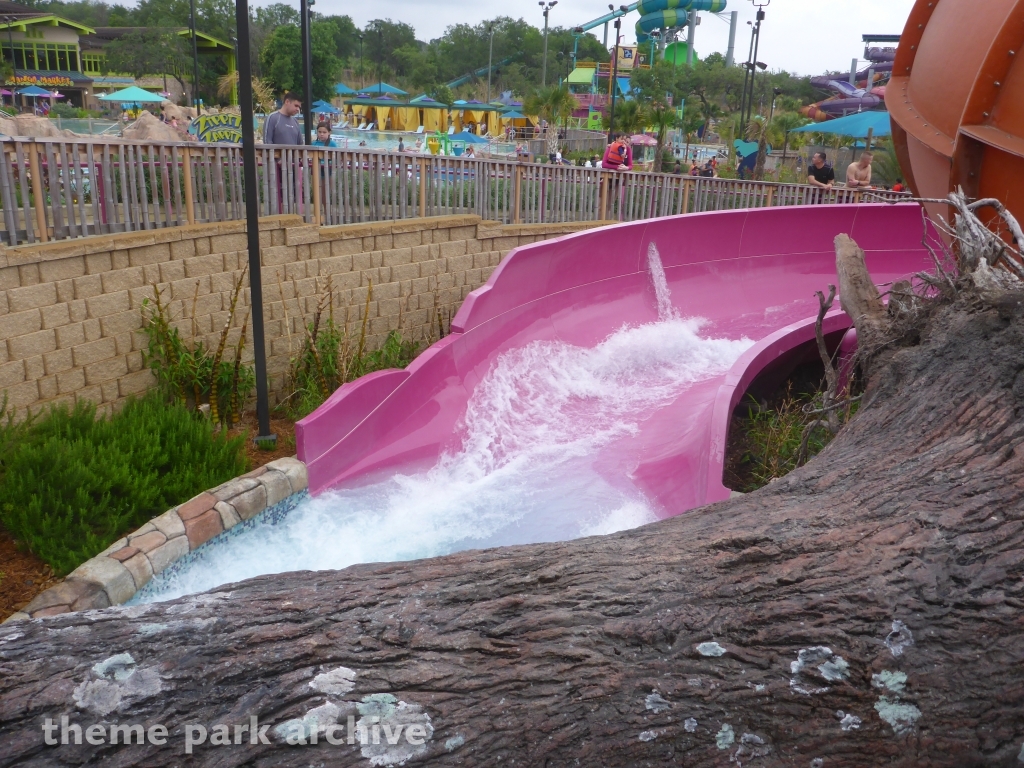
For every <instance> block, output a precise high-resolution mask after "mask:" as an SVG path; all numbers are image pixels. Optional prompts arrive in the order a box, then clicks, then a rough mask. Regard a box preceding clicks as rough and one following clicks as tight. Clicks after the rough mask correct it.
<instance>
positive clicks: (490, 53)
mask: <svg viewBox="0 0 1024 768" xmlns="http://www.w3.org/2000/svg"><path fill="white" fill-rule="evenodd" d="M487 31H488V32H490V34H491V44H490V47H489V48H488V49H487V103H488V104H490V103H491V66H492V64H491V62H493V61H494V22H493V21H492V22H491V23H490V24H488V25H487Z"/></svg>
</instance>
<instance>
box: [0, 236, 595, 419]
mask: <svg viewBox="0 0 1024 768" xmlns="http://www.w3.org/2000/svg"><path fill="white" fill-rule="evenodd" d="M600 223H610V222H600ZM597 225H598V223H593V222H591V223H582V224H532V225H500V224H498V223H496V222H488V221H483V220H481V219H480V217H478V216H442V217H436V218H425V219H407V220H403V221H397V222H380V223H373V224H348V225H342V226H335V227H317V226H314V225H307V224H304V223H303V221H302V219H301V218H299V217H298V216H271V217H268V218H265V219H262V220H261V221H260V242H261V246H262V259H263V286H264V306H265V317H266V337H267V351H268V370H269V372H270V377H271V391H272V393H274V395H275V396H280V395H281V394H282V391H283V388H284V385H285V379H286V375H287V371H288V364H289V359H290V357H291V356H292V355H293V354H295V353H296V352H297V351H298V348H299V345H300V344H301V339H302V336H303V330H302V322H303V320H302V318H303V317H305V318H306V319H309V318H311V316H312V314H313V311H314V309H315V306H316V292H317V279H318V277H319V278H321V281H320V282H321V287H322V286H323V280H322V278H323V277H325V276H327V275H331V280H332V284H333V288H334V291H335V296H336V299H335V302H334V304H335V310H334V314H335V320H336V321H339V322H340V321H342V320H344V319H345V317H346V311H347V317H348V328H349V332H350V333H353V334H358V333H359V332H360V328H361V322H362V315H363V312H364V309H365V308H366V298H367V291H368V287H369V285H370V283H371V281H372V284H373V295H372V300H371V302H370V304H369V310H368V318H369V319H368V323H367V348H368V349H371V350H372V349H375V348H376V347H377V346H379V345H380V344H381V343H382V342H383V340H384V338H385V337H386V335H387V333H388V332H389V331H391V330H393V329H396V328H398V327H399V323H401V327H402V331H403V335H404V336H405V338H407V339H412V340H416V341H425V342H426V341H431V340H436V339H437V335H438V330H437V312H438V309H440V310H441V311H442V314H443V316H444V318H445V320H446V321H447V319H448V318H449V317H450V315H451V314H454V311H455V310H456V309H457V308H458V305H459V304H460V303H461V302H462V300H463V299H464V298H465V297H466V294H468V293H469V292H470V291H472V290H474V289H475V288H478V287H479V286H480V285H482V284H483V283H484V282H485V281H486V280H487V278H488V276H489V275H490V273H491V272H492V271H493V270H494V268H495V266H497V265H498V263H499V262H500V260H501V258H502V257H503V256H505V254H507V253H508V252H509V251H510V250H511V249H512V248H515V247H516V246H518V245H522V244H525V243H531V242H534V241H536V240H543V239H547V238H549V237H553V236H557V235H560V234H565V233H568V232H575V231H579V230H581V229H587V228H590V227H593V226H597ZM247 262H248V254H247V251H246V235H245V223H244V222H224V223H218V224H199V225H195V226H188V227H179V228H176V229H161V230H154V231H150V232H131V233H124V234H118V235H111V236H97V237H89V238H81V239H78V240H65V241H61V242H55V243H46V244H37V245H26V246H18V247H15V248H5V247H4V246H2V245H0V396H2V393H3V392H6V393H7V395H8V397H9V404H10V405H11V406H14V407H15V408H16V410H17V413H18V414H24V413H25V412H26V410H27V409H30V408H31V409H33V410H35V409H37V408H38V407H39V406H42V405H45V404H47V403H59V402H73V401H74V400H76V399H83V398H84V399H88V400H91V401H93V402H95V403H97V404H100V409H101V411H109V410H110V409H111V408H112V407H113V406H114V405H115V404H116V403H117V402H118V401H120V400H123V399H124V398H126V397H128V396H129V395H133V394H137V393H139V392H142V391H143V390H145V389H147V388H148V387H150V386H151V385H152V384H153V377H152V375H151V374H150V372H149V371H148V370H147V369H146V368H145V367H144V366H143V361H142V350H143V349H144V348H145V344H146V338H145V335H144V334H143V333H142V332H141V331H140V329H141V327H142V315H141V305H142V301H143V299H144V298H146V297H149V298H150V299H152V297H153V294H154V288H153V285H154V284H155V285H156V286H157V287H158V288H160V289H161V290H162V291H163V293H162V295H163V297H164V300H166V301H167V302H169V306H170V310H171V316H172V317H173V318H175V319H176V320H177V326H178V327H179V329H180V332H181V333H182V335H183V336H184V337H185V338H191V337H192V335H193V327H194V328H195V331H196V335H197V336H198V337H200V338H202V339H203V340H204V341H205V342H206V344H207V345H210V346H212V347H214V348H215V347H216V344H217V341H218V339H219V335H220V332H221V329H222V328H223V327H224V324H225V322H227V319H228V309H229V306H230V302H231V291H232V287H233V285H234V282H235V280H237V277H238V275H239V274H240V272H241V270H242V268H243V267H244V266H245V265H246V263H247ZM197 290H198V294H197ZM248 303H249V296H248V291H247V290H245V291H244V292H243V296H242V298H241V299H240V301H239V304H240V305H241V307H240V309H239V310H238V311H237V312H236V318H235V326H236V327H235V328H233V329H232V332H231V334H230V335H229V338H228V345H229V349H233V348H234V345H235V343H236V342H237V339H238V334H239V333H240V329H239V328H240V325H241V322H242V319H243V317H244V316H245V306H246V305H248ZM193 305H194V308H195V313H194V315H195V317H194V320H193ZM193 323H194V326H193ZM247 349H248V350H249V354H250V355H251V344H250V345H249V346H248V347H247Z"/></svg>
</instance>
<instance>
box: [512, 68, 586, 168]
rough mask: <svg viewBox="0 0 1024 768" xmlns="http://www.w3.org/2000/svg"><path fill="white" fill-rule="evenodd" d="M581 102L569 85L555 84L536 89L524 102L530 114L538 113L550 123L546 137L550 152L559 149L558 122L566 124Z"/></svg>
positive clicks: (524, 107) (525, 108)
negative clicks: (570, 90) (577, 99)
mask: <svg viewBox="0 0 1024 768" xmlns="http://www.w3.org/2000/svg"><path fill="white" fill-rule="evenodd" d="M579 106H580V104H579V102H578V101H576V97H575V96H573V95H572V94H571V93H570V92H569V86H568V85H565V84H563V85H553V86H550V87H549V88H541V89H539V90H537V91H534V93H533V94H532V95H530V96H529V97H527V99H526V101H525V102H524V103H523V109H524V110H525V111H526V113H527V114H529V115H537V116H538V117H540V118H542V119H544V120H546V121H547V123H548V127H547V135H546V137H545V138H546V139H547V142H548V153H549V154H553V153H555V152H557V151H558V124H559V123H562V124H563V125H565V124H566V123H567V122H568V120H569V118H570V117H572V113H573V111H574V110H576V109H579Z"/></svg>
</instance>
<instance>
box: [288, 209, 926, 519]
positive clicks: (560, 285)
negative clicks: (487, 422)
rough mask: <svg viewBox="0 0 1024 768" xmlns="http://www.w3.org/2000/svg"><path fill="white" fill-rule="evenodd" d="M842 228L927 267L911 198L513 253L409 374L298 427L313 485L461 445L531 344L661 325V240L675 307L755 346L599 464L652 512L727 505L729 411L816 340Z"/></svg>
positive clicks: (744, 215)
mask: <svg viewBox="0 0 1024 768" xmlns="http://www.w3.org/2000/svg"><path fill="white" fill-rule="evenodd" d="M841 232H843V233H848V234H849V235H850V236H851V237H853V238H854V239H855V240H856V241H857V242H858V243H859V244H860V245H861V247H862V248H864V250H865V252H866V254H867V264H868V267H869V269H870V270H871V274H872V275H873V276H874V278H875V279H876V280H877V281H878V282H879V283H885V282H889V281H892V280H895V279H898V278H900V277H903V276H907V275H911V274H913V273H914V272H917V271H919V270H921V269H924V268H927V267H928V266H929V265H930V260H929V258H928V255H927V253H926V251H925V249H924V247H923V246H922V242H921V239H922V238H921V214H920V209H919V208H918V206H917V205H914V204H901V205H895V206H889V205H836V206H833V205H819V206H801V207H789V208H766V209H750V210H737V211H724V212H715V213H702V214H691V215H686V216H673V217H668V218H662V219H652V220H648V221H642V222H636V223H629V224H619V225H615V226H609V227H603V228H600V229H594V230H589V231H587V232H581V233H578V234H573V235H568V236H565V237H561V238H557V239H553V240H547V241H544V242H539V243H535V244H532V245H527V246H522V247H520V248H517V249H515V250H514V251H512V253H510V254H509V255H508V256H507V257H506V258H505V260H504V261H503V262H502V264H501V265H500V266H499V267H498V268H497V269H496V270H495V271H494V273H493V274H492V275H491V277H490V279H489V280H488V281H487V283H486V285H484V286H483V287H481V288H479V289H477V290H476V291H474V292H473V293H471V294H470V295H469V296H468V297H467V298H466V300H465V302H464V303H463V305H462V308H461V309H460V310H459V312H458V314H457V315H456V317H455V319H454V321H453V323H452V333H451V334H450V335H449V336H447V337H445V338H444V339H442V340H441V341H439V342H437V343H436V344H434V345H433V346H431V347H430V348H429V349H427V350H426V351H424V352H423V354H421V355H420V356H419V357H418V358H416V360H414V361H413V363H412V364H411V365H410V366H409V367H408V368H407V369H405V370H403V371H397V370H395V371H382V372H380V373H377V374H373V375H370V376H366V377H363V378H362V379H359V380H358V381H356V382H353V383H351V384H346V385H345V386H343V387H342V388H341V389H339V390H338V391H337V392H335V394H334V395H333V396H332V397H331V398H330V399H329V400H328V401H327V402H326V403H324V405H323V406H321V407H320V408H319V409H318V410H317V411H315V412H314V413H312V414H310V416H308V417H307V418H305V419H303V420H302V421H300V422H299V423H298V424H297V425H296V426H297V430H296V435H297V442H298V454H299V458H300V459H302V460H303V461H305V462H306V464H307V466H308V469H309V487H310V490H311V492H312V493H314V494H317V493H319V492H321V491H323V490H325V489H327V488H331V487H335V486H356V485H361V484H363V483H365V482H368V481H370V480H371V479H373V478H379V477H380V476H381V473H382V472H391V471H396V470H402V471H405V470H408V469H411V468H422V467H424V466H429V465H431V464H432V463H433V462H435V461H436V460H437V458H438V457H439V456H440V455H441V453H442V451H444V450H446V449H451V448H452V447H454V446H457V445H458V444H459V440H460V435H459V432H458V429H459V424H458V422H459V419H460V417H461V416H462V415H463V414H464V412H465V409H466V403H467V400H468V398H469V396H470V394H471V393H472V392H473V389H474V387H475V386H476V385H477V384H478V383H479V382H480V380H481V378H482V377H483V376H484V375H485V374H486V373H487V372H488V370H489V369H490V368H491V366H492V365H493V364H494V362H495V360H496V359H497V358H498V356H499V355H501V354H502V353H504V352H506V351H507V350H510V349H513V348H517V347H520V346H522V345H524V344H526V343H528V342H531V341H534V340H560V341H563V342H568V343H571V344H575V345H579V346H583V347H592V346H594V345H595V344H597V343H598V342H600V341H601V340H602V339H604V338H606V337H607V336H608V335H609V334H611V333H612V332H614V331H616V330H618V329H620V328H621V327H622V326H623V325H624V324H636V325H639V324H642V323H649V322H653V321H656V320H657V319H658V313H657V307H656V299H655V294H654V289H653V287H652V281H651V274H650V271H649V267H648V246H649V244H650V243H655V244H656V246H657V249H658V250H659V251H660V254H661V260H662V262H663V264H664V268H665V274H666V277H667V281H668V285H669V288H670V289H671V294H672V301H673V304H674V305H675V307H676V308H677V309H678V311H679V312H680V313H681V314H682V315H683V316H699V317H703V318H706V319H707V321H708V323H707V325H706V326H705V327H704V328H703V329H702V333H703V334H704V335H707V336H708V337H711V336H716V337H719V338H721V337H729V338H741V337H746V338H749V339H751V340H753V341H754V342H755V343H754V344H753V346H751V347H750V348H749V349H748V350H747V351H746V352H745V353H744V354H743V355H742V356H741V357H740V358H739V360H738V361H737V362H736V363H735V364H734V365H733V366H732V368H731V369H730V370H729V371H728V372H726V373H724V374H722V375H718V376H714V377H712V378H709V379H706V380H704V381H701V382H699V383H697V384H695V385H693V386H692V387H690V388H688V389H686V390H685V391H684V392H683V393H682V394H681V395H679V396H678V398H677V399H676V400H675V401H674V402H672V403H671V404H670V405H668V406H667V407H666V408H663V409H661V410H659V411H658V413H657V414H655V415H654V416H652V417H651V418H648V419H647V420H646V421H643V422H642V423H641V424H640V427H639V430H638V431H637V432H636V434H634V435H632V436H631V438H630V440H629V441H628V443H627V444H626V445H624V446H621V447H620V448H618V449H617V451H619V453H618V454H617V456H616V457H615V461H617V462H618V464H619V466H616V467H609V468H608V471H609V472H613V473H618V474H617V476H619V477H622V476H628V478H629V481H630V482H632V483H633V484H634V485H635V486H636V487H637V488H639V489H640V490H641V491H642V492H643V493H644V494H645V496H646V497H647V498H648V499H649V500H650V501H651V502H652V506H653V507H655V508H656V510H657V512H658V514H659V515H661V516H670V515H674V514H678V513H680V512H684V511H686V510H688V509H692V508H694V507H697V506H700V505H702V504H706V503H710V502H714V501H719V500H721V499H725V498H728V496H729V490H728V489H727V488H725V486H724V485H723V483H722V469H723V461H724V458H725V445H726V438H727V435H728V428H729V421H730V419H731V417H732V413H733V411H734V409H735V408H736V406H737V405H738V404H739V402H740V400H741V398H742V397H743V396H744V393H745V392H746V390H747V388H748V387H749V386H750V384H751V382H752V381H754V379H755V377H756V376H757V375H758V374H759V373H762V372H764V371H766V370H770V369H771V367H772V366H773V365H774V364H776V363H778V361H780V360H782V359H784V358H785V357H786V356H787V355H792V354H794V350H798V348H806V345H807V344H808V343H809V342H811V341H812V340H813V338H814V317H815V315H816V312H817V299H816V298H815V297H814V291H816V290H827V289H826V286H827V285H828V284H829V283H835V281H836V276H835V251H834V245H833V240H834V238H835V236H836V235H837V234H839V233H841ZM836 306H837V307H838V301H837V302H836ZM850 325H851V323H850V320H849V318H847V317H846V316H845V314H843V313H842V312H841V311H839V310H833V311H832V312H831V313H830V314H829V316H828V317H827V318H826V323H825V331H826V333H829V334H839V335H841V334H842V332H843V331H845V330H846V329H848V328H849V327H850ZM850 342H851V339H850V338H847V339H846V340H845V343H844V344H843V346H842V349H841V351H847V352H848V351H849V350H848V347H849V346H850ZM624 468H625V469H624ZM599 469H600V468H599ZM623 472H624V473H625V474H622V473H623Z"/></svg>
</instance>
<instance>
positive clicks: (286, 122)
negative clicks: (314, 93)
mask: <svg viewBox="0 0 1024 768" xmlns="http://www.w3.org/2000/svg"><path fill="white" fill-rule="evenodd" d="M283 102H284V103H283V104H281V109H279V110H278V111H277V112H273V113H272V114H271V115H270V116H269V117H267V121H266V123H264V124H263V143H264V144H303V143H304V142H303V141H302V129H301V128H299V121H298V120H296V119H295V116H296V115H297V114H299V112H300V111H301V110H302V99H300V98H299V97H298V96H296V95H295V94H294V93H286V94H285V95H284V100H283Z"/></svg>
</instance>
